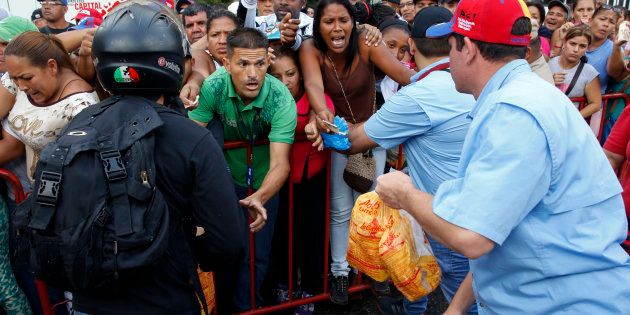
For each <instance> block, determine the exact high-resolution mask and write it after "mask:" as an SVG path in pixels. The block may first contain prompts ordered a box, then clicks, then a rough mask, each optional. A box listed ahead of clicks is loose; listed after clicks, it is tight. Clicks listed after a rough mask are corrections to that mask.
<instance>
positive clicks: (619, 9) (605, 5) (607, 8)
mask: <svg viewBox="0 0 630 315" xmlns="http://www.w3.org/2000/svg"><path fill="white" fill-rule="evenodd" d="M600 8H601V9H602V10H611V11H613V12H616V13H619V14H621V12H622V10H621V8H619V7H616V6H612V5H609V4H602V6H601V7H600Z"/></svg>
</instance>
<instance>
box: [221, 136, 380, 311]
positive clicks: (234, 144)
mask: <svg viewBox="0 0 630 315" xmlns="http://www.w3.org/2000/svg"><path fill="white" fill-rule="evenodd" d="M267 143H268V142H265V141H259V142H257V143H256V144H255V145H266V144H267ZM223 148H224V150H231V149H238V148H246V149H247V158H248V161H247V162H248V163H251V160H250V159H251V157H252V154H251V152H252V148H251V147H250V145H249V143H248V142H246V141H229V142H225V144H224V146H223ZM330 169H331V164H330V157H329V158H328V159H327V163H326V173H327V180H326V196H328V197H327V198H326V208H325V209H324V211H325V222H324V252H323V253H322V254H323V257H324V259H323V261H324V266H322V268H323V275H324V277H323V285H322V287H323V291H322V292H321V293H319V294H315V295H313V296H311V297H308V298H297V297H296V298H294V297H293V292H294V290H295V288H294V287H293V213H294V209H293V198H294V196H293V183H292V181H291V180H290V178H291V174H289V176H288V178H289V180H287V184H288V188H289V197H288V200H287V202H288V206H287V211H288V213H287V216H288V220H287V221H288V225H289V226H288V229H287V230H288V235H287V237H288V239H287V240H288V248H287V257H288V258H287V259H288V261H287V266H288V268H287V269H288V270H287V282H288V283H287V293H288V301H286V302H284V303H281V304H276V305H266V306H261V305H256V303H255V302H256V301H255V294H256V292H255V283H256V282H255V278H254V277H255V275H254V255H250V261H249V263H250V303H251V304H250V305H252V308H251V309H250V310H249V311H246V312H243V313H241V314H269V313H274V312H279V311H283V310H289V309H292V308H296V307H298V306H301V305H306V304H310V303H316V302H321V301H326V300H328V299H329V297H330V292H329V291H328V271H329V265H328V258H329V248H330V233H329V231H330V230H329V228H330V227H329V224H330V180H329V179H330ZM250 193H251V191H250ZM249 239H250V253H254V250H253V248H254V244H253V233H251V232H250V233H249ZM370 288H371V285H370V284H365V283H363V281H362V275H361V274H359V275H358V276H357V277H356V278H355V281H354V283H353V285H352V286H350V288H349V289H348V292H349V294H354V293H357V292H361V291H364V290H368V289H370Z"/></svg>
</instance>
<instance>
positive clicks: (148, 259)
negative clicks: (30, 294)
mask: <svg viewBox="0 0 630 315" xmlns="http://www.w3.org/2000/svg"><path fill="white" fill-rule="evenodd" d="M154 104H155V103H153V102H151V101H149V100H147V99H144V98H140V97H133V96H114V97H110V98H108V99H106V100H105V101H103V102H101V103H98V104H96V105H92V106H90V107H88V108H86V109H84V110H83V111H82V112H81V113H79V114H78V115H77V116H76V117H75V118H74V119H73V120H72V121H71V122H70V123H69V124H68V125H67V126H66V127H65V128H64V129H63V131H62V132H61V135H60V136H59V138H58V139H57V140H56V141H55V142H52V143H50V144H48V145H47V146H46V147H45V148H44V149H43V151H42V152H41V156H40V158H39V161H38V163H37V167H36V171H35V176H34V178H35V183H34V185H33V193H32V194H31V195H30V196H29V198H28V199H27V200H26V201H25V202H24V203H22V204H21V205H20V206H19V207H18V209H17V212H16V213H15V214H14V224H15V225H16V226H15V228H16V230H17V237H18V257H17V259H18V260H20V258H21V259H22V260H23V261H24V260H28V263H29V264H30V266H31V268H32V269H33V270H34V271H35V274H36V276H37V277H38V278H40V279H42V280H44V281H45V282H47V283H48V284H50V285H52V286H54V287H57V288H60V289H66V290H82V289H94V288H106V287H112V288H115V287H117V286H119V285H121V284H122V283H125V282H127V283H128V282H134V281H141V280H138V278H139V277H141V276H143V275H147V274H150V273H151V269H152V266H154V265H155V263H156V262H157V261H158V259H159V258H160V257H161V256H162V255H163V254H164V252H165V250H166V248H167V246H168V242H169V234H170V229H171V228H173V227H174V226H176V225H178V224H173V222H169V221H171V220H172V219H171V218H170V216H169V211H168V206H167V203H166V201H165V199H164V196H163V195H162V193H161V192H160V190H159V189H157V187H156V174H155V173H156V168H155V163H154V145H155V139H154V132H153V131H154V130H155V129H156V128H158V127H160V126H161V125H162V124H163V122H162V120H161V119H160V116H159V114H158V112H157V111H156V109H155V108H154ZM169 225H171V227H169ZM20 256H21V257H20Z"/></svg>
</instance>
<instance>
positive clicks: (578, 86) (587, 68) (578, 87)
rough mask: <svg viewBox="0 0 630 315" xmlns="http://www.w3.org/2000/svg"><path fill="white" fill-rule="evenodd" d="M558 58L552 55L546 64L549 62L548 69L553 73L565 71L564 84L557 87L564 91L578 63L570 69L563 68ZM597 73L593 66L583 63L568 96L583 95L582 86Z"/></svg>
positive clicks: (584, 86)
mask: <svg viewBox="0 0 630 315" xmlns="http://www.w3.org/2000/svg"><path fill="white" fill-rule="evenodd" d="M559 60H560V57H554V58H552V59H551V60H549V63H548V64H549V69H550V70H551V73H553V74H556V73H559V72H562V73H566V74H565V76H564V85H563V86H559V87H558V88H560V90H562V92H564V91H566V89H567V88H568V87H569V85H570V84H571V81H572V80H573V76H574V75H575V71H577V68H578V65H579V63H578V64H577V65H575V66H574V67H573V68H571V69H563V68H562V67H560V64H559V62H558V61H559ZM598 75H599V73H598V72H597V70H595V68H594V67H593V66H591V65H590V64H588V63H587V64H584V68H582V72H581V73H580V76H579V77H578V79H577V81H576V82H575V86H573V89H572V90H571V92H570V93H569V95H568V96H569V97H582V96H584V88H586V85H587V84H589V83H590V82H591V81H593V79H595V77H597V76H598ZM563 87H564V90H563V89H562V88H563ZM576 106H577V105H576Z"/></svg>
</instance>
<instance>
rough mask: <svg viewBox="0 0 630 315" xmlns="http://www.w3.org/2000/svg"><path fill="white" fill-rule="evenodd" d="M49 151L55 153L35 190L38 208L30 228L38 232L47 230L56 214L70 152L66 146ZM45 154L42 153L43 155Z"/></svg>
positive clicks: (51, 148)
mask: <svg viewBox="0 0 630 315" xmlns="http://www.w3.org/2000/svg"><path fill="white" fill-rule="evenodd" d="M48 149H50V150H54V151H53V152H52V153H51V154H50V162H49V163H48V164H47V167H46V168H45V169H44V170H42V172H41V175H40V177H39V179H38V183H39V184H38V185H37V187H36V188H35V190H34V193H35V198H34V201H35V202H37V204H38V206H36V207H35V210H34V213H33V219H32V220H31V222H30V224H29V227H30V228H32V229H36V230H45V229H46V228H47V227H48V225H49V224H50V221H51V220H52V218H53V216H54V214H55V210H56V205H57V199H58V197H59V190H60V189H61V180H62V176H61V174H62V171H63V165H64V161H65V160H66V156H68V150H69V148H68V147H65V146H56V147H48ZM44 153H45V152H42V154H44Z"/></svg>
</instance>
